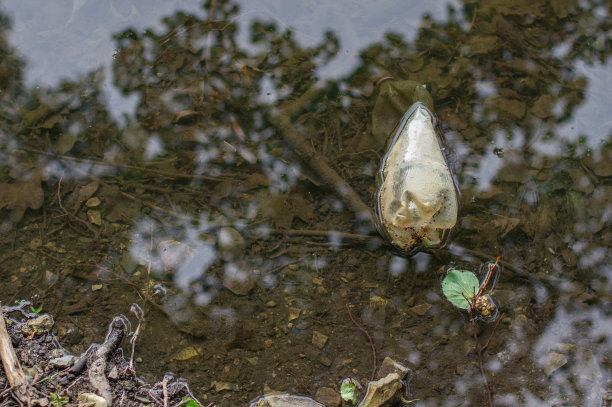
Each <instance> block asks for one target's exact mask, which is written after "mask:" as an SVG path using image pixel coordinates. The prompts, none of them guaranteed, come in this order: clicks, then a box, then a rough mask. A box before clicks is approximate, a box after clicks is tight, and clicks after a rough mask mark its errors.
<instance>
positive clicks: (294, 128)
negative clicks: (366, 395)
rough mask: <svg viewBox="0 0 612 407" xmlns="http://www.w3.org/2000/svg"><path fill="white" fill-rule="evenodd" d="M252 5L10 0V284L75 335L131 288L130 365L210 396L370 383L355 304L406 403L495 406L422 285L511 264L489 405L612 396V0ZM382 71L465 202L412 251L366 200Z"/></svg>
mask: <svg viewBox="0 0 612 407" xmlns="http://www.w3.org/2000/svg"><path fill="white" fill-rule="evenodd" d="M243 3H244V4H243ZM253 3H254V2H227V1H213V2H212V3H210V2H207V3H206V4H204V5H199V4H197V2H188V1H176V2H158V1H156V2H146V4H145V3H144V2H137V1H127V2H114V1H112V0H108V1H96V2H94V1H87V0H85V1H76V0H75V1H74V2H58V3H56V4H54V5H53V6H52V7H51V6H49V5H48V4H45V6H44V7H42V6H41V4H38V3H37V2H22V3H16V2H14V3H6V4H3V5H2V7H0V17H1V18H2V19H1V24H0V27H1V28H2V31H1V32H0V51H1V55H2V58H1V60H0V91H1V92H0V103H1V104H2V108H1V109H0V143H1V149H0V159H1V163H2V167H1V168H2V171H1V179H0V210H1V212H0V220H1V225H0V230H1V235H0V239H1V240H2V244H3V247H5V250H4V251H3V252H2V253H1V254H0V273H1V278H2V281H3V283H2V285H1V286H0V299H1V300H2V301H3V302H4V303H9V302H14V301H15V300H20V299H31V300H33V302H34V304H35V305H36V306H37V307H38V306H42V307H43V309H44V310H45V311H48V312H51V313H53V314H55V315H56V320H57V323H56V330H57V332H58V334H59V336H60V338H61V339H62V342H63V343H65V344H66V346H67V347H69V348H70V349H72V350H73V351H74V352H80V351H82V350H83V347H85V346H87V345H88V344H89V343H90V342H91V341H101V340H102V338H103V335H104V333H105V332H106V326H107V324H108V323H109V322H110V320H111V318H112V316H113V315H117V314H126V315H129V308H130V305H131V304H132V303H138V304H140V305H141V306H142V307H143V309H144V310H145V318H146V322H145V325H144V334H143V336H142V338H141V339H140V342H139V343H138V346H137V351H136V352H137V353H136V356H137V357H138V358H140V359H138V360H141V362H140V363H139V364H138V372H139V373H141V374H145V375H147V376H149V377H155V376H157V377H159V376H160V375H161V374H163V373H164V372H167V371H172V372H174V373H176V374H177V375H180V376H183V377H186V378H188V379H189V381H190V383H191V384H192V387H193V389H195V390H196V392H197V395H198V396H200V398H201V399H203V400H207V401H212V402H215V403H216V404H217V405H219V406H232V405H246V404H247V402H248V401H249V400H250V399H252V398H254V397H255V396H257V395H260V394H263V393H265V392H267V391H269V390H277V391H287V392H291V393H295V394H303V395H309V396H314V395H315V393H316V392H317V391H318V390H319V389H320V388H322V387H331V388H333V389H338V387H339V384H340V381H341V380H342V379H343V378H344V377H347V376H352V377H355V378H357V379H359V380H360V381H362V382H365V381H367V380H368V379H369V378H370V376H371V374H372V369H373V362H372V356H373V355H372V353H373V352H372V348H371V346H370V344H369V342H368V339H367V337H366V336H365V335H364V334H363V333H362V331H360V330H359V329H358V328H357V327H356V325H355V324H354V323H353V321H352V318H354V319H355V322H357V323H358V324H361V325H362V326H363V328H365V330H367V331H368V333H369V335H370V336H371V338H372V340H373V344H374V349H375V352H376V361H377V364H380V362H381V361H382V359H383V358H384V357H386V356H389V357H391V358H393V359H395V360H397V361H400V362H402V363H405V364H407V365H408V366H410V367H411V368H412V369H413V371H414V375H413V376H412V380H411V382H410V397H411V398H412V399H418V401H415V402H414V403H413V405H418V406H439V405H444V406H451V405H452V406H454V405H486V403H487V392H486V390H485V388H484V386H483V383H482V378H481V373H480V370H479V364H478V357H477V354H476V352H475V343H474V338H473V332H472V326H471V325H470V323H469V322H468V320H467V317H466V316H465V315H462V314H461V313H460V312H458V311H457V310H456V309H454V308H453V306H452V305H451V304H450V303H449V302H448V301H446V299H445V298H444V295H443V294H442V291H441V288H440V278H441V276H442V275H443V273H444V272H445V270H447V269H448V268H449V267H451V266H453V267H460V268H463V269H469V270H474V271H478V270H479V268H480V266H481V265H482V264H484V263H486V262H489V261H492V260H495V258H496V257H497V256H501V262H502V264H503V266H504V268H503V271H502V273H501V276H500V279H499V281H498V284H497V287H496V289H495V291H493V293H492V296H493V298H494V299H495V301H496V302H497V304H498V305H499V307H500V311H501V312H503V315H502V316H501V321H500V323H499V325H498V326H497V328H496V329H495V330H494V329H493V327H494V324H485V323H479V324H478V325H477V326H476V329H477V333H478V337H479V340H480V342H481V344H482V343H484V342H485V341H486V340H487V339H488V338H489V337H490V338H491V340H490V342H489V345H488V347H487V349H486V350H485V351H484V353H483V359H484V368H485V372H486V374H487V377H488V381H489V385H490V388H491V393H492V398H493V402H494V404H495V405H500V406H502V405H507V406H513V405H583V406H601V405H609V403H610V401H609V400H610V398H611V397H612V395H611V387H612V385H611V379H612V375H611V373H610V368H611V367H612V357H611V354H610V349H612V320H611V317H610V312H611V300H612V296H611V294H610V293H611V292H612V280H611V279H612V267H611V266H610V258H611V256H610V249H609V245H610V241H611V234H610V231H611V229H610V223H611V218H612V167H611V162H612V140H611V136H612V122H611V121H610V119H609V111H610V108H609V105H610V101H611V100H612V99H611V97H610V94H612V73H611V72H612V69H611V66H610V63H611V62H610V59H609V55H610V54H611V53H612V42H611V41H610V38H611V36H610V29H611V25H610V19H609V15H610V10H609V7H608V6H607V5H606V4H605V2H603V1H602V2H596V1H590V2H589V1H582V2H579V1H571V0H568V1H561V0H555V1H551V2H544V1H531V2H516V1H508V2H505V1H501V0H500V1H490V2H479V3H478V4H477V3H475V2H467V1H466V2H463V3H445V2H435V3H434V2H430V3H431V4H429V5H428V6H422V5H420V2H413V3H414V4H411V5H407V4H404V3H405V2H391V1H382V2H377V3H376V5H375V6H373V5H369V4H367V2H361V3H359V4H354V2H312V1H311V2H308V1H307V2H300V3H299V5H297V4H292V5H289V3H287V5H285V3H284V2H280V3H277V2H273V1H262V2H258V3H259V5H257V6H254V5H253ZM385 76H393V77H394V78H406V79H413V80H415V81H418V82H421V83H425V84H426V85H427V88H428V89H429V91H430V92H431V94H432V95H433V98H434V102H435V111H436V114H437V117H438V120H439V122H440V124H441V127H442V129H443V131H444V134H445V139H446V145H447V147H448V153H449V158H450V159H451V161H452V164H453V168H454V171H455V174H456V176H457V181H458V185H459V189H460V191H461V212H460V225H459V227H458V229H457V232H456V235H455V237H454V239H453V241H452V243H451V244H450V246H449V247H448V248H446V249H442V250H439V251H436V252H434V253H420V254H417V255H415V256H413V257H410V258H404V257H400V256H397V255H396V254H395V253H394V252H393V251H392V250H390V248H389V247H388V246H386V245H385V244H384V243H383V242H382V241H381V240H379V239H378V237H377V235H376V232H375V230H374V227H373V225H371V224H370V223H369V222H368V220H367V219H365V220H364V219H361V218H360V216H358V213H356V211H358V210H359V208H360V207H361V205H362V203H361V202H363V203H365V204H366V205H369V204H370V202H371V197H372V194H373V192H374V188H375V186H374V185H375V180H374V178H375V172H376V168H377V166H378V161H379V159H380V157H381V155H382V154H383V153H384V151H383V147H382V146H381V145H377V144H376V142H375V140H374V138H373V137H372V136H371V134H370V126H371V122H370V114H371V111H372V106H373V102H374V98H375V90H376V81H377V80H378V79H380V78H382V77H385ZM305 146H306V147H305ZM313 151H314V153H313ZM317 162H326V163H329V165H330V167H331V169H332V171H333V173H334V174H335V175H337V176H339V177H340V178H341V179H342V180H344V182H346V183H347V184H348V185H349V186H350V187H351V188H352V189H353V190H354V191H355V192H356V194H357V199H349V198H347V197H349V196H350V195H347V193H346V189H345V187H343V186H340V185H339V184H330V183H328V182H326V178H325V176H322V175H321V169H320V165H319V164H317ZM349 310H350V311H349ZM130 317H131V318H132V320H133V321H135V317H134V316H132V315H130ZM606 403H608V404H606Z"/></svg>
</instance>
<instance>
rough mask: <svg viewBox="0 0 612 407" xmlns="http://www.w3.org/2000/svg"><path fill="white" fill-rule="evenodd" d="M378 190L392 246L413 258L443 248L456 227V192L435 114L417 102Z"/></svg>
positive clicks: (385, 162)
mask: <svg viewBox="0 0 612 407" xmlns="http://www.w3.org/2000/svg"><path fill="white" fill-rule="evenodd" d="M378 185H379V187H378V190H377V194H376V214H377V220H378V228H379V231H380V233H381V234H382V235H383V236H384V237H385V238H386V239H387V240H388V241H389V242H390V243H391V244H392V245H393V246H394V247H396V248H397V249H399V250H401V251H403V252H407V253H409V254H412V253H413V252H415V251H418V250H421V249H427V248H438V247H442V246H444V244H445V243H446V241H447V239H448V234H449V232H450V231H451V229H453V228H454V227H455V225H456V223H457V212H458V192H457V188H456V186H455V181H454V179H453V176H452V174H451V170H450V168H449V166H448V164H447V162H446V158H445V157H444V154H443V151H442V146H441V142H440V139H439V137H438V135H437V133H436V124H435V118H434V115H433V114H432V113H431V111H430V110H429V109H428V108H427V107H426V106H425V105H424V104H423V103H420V102H417V103H414V104H413V105H412V106H411V107H410V109H408V111H407V112H406V113H405V114H404V116H403V117H402V119H401V121H400V123H399V125H398V127H397V128H396V130H395V133H394V134H393V137H392V139H391V142H390V143H389V148H388V149H387V152H386V154H385V155H384V157H383V159H382V162H381V165H380V168H379V171H378Z"/></svg>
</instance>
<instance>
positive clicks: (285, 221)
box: [261, 193, 295, 229]
mask: <svg viewBox="0 0 612 407" xmlns="http://www.w3.org/2000/svg"><path fill="white" fill-rule="evenodd" d="M261 205H262V213H263V215H264V216H266V217H269V218H271V219H272V222H273V223H274V225H275V226H276V227H277V228H281V229H289V228H290V227H291V223H292V222H293V218H294V217H295V212H293V210H292V209H291V208H290V207H289V206H288V205H287V195H286V194H279V195H273V196H270V195H269V193H266V194H264V195H263V196H262V199H261Z"/></svg>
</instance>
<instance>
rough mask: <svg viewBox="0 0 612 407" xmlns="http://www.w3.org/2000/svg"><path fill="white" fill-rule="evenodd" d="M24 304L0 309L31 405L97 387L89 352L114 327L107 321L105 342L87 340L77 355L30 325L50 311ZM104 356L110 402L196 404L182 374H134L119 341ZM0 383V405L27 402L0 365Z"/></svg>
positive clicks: (67, 400)
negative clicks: (34, 309) (155, 376)
mask: <svg viewBox="0 0 612 407" xmlns="http://www.w3.org/2000/svg"><path fill="white" fill-rule="evenodd" d="M28 305H29V303H28V302H22V303H21V304H20V305H18V306H14V307H3V309H2V311H3V314H4V316H5V318H6V322H7V331H8V333H9V335H10V338H11V342H12V345H13V349H14V351H15V353H16V355H17V358H18V361H19V363H20V365H21V368H22V369H23V370H24V372H25V374H26V377H27V378H28V386H29V387H28V393H29V394H30V403H31V405H34V406H36V405H38V406H54V407H61V406H62V405H66V406H71V405H77V399H78V397H79V395H81V394H83V393H94V394H96V393H99V384H98V381H97V378H96V377H93V379H92V375H91V373H90V370H91V368H92V364H93V363H92V361H93V360H94V359H95V357H94V358H92V351H95V349H96V348H99V347H100V346H104V344H106V343H107V342H108V340H109V337H110V336H112V335H117V334H118V331H117V330H116V329H115V330H114V331H113V330H112V329H111V327H110V326H109V328H108V329H109V334H108V335H107V337H106V340H105V341H104V343H102V344H101V345H100V344H91V347H90V351H89V352H84V353H83V354H82V355H80V356H78V357H77V356H74V355H72V354H71V353H70V352H68V351H67V350H66V349H65V348H64V347H62V345H61V344H60V342H59V341H58V338H57V337H56V336H55V335H54V334H53V333H52V331H51V327H49V328H48V329H47V328H43V327H41V328H34V329H33V328H31V327H30V326H32V322H34V323H35V322H36V321H37V320H41V319H46V320H49V321H51V322H50V323H51V324H52V317H51V316H50V315H49V314H39V313H34V312H30V311H28V308H27V307H28ZM34 326H36V324H34ZM122 330H123V325H120V327H119V331H122ZM119 335H121V336H122V335H123V332H119ZM94 356H95V355H94ZM128 359H129V357H128ZM105 362H106V366H105V367H106V368H105V370H104V377H105V378H106V381H107V382H108V384H109V386H110V387H109V389H110V393H111V394H112V398H113V402H112V404H111V405H112V406H126V407H129V406H142V405H143V404H144V405H150V406H168V405H180V404H186V403H188V402H189V400H193V401H192V404H190V405H193V406H194V407H196V406H197V405H199V404H197V401H196V400H195V399H194V396H193V394H192V393H191V391H190V389H189V386H188V384H187V382H186V381H185V380H183V379H180V378H176V377H174V376H173V375H165V376H164V377H163V379H161V380H159V381H158V382H156V383H149V382H147V381H146V380H145V379H144V378H142V377H139V376H138V375H137V374H136V371H135V370H134V368H133V365H131V364H130V362H129V361H128V360H126V358H125V357H124V351H123V349H122V348H121V347H120V346H119V347H117V346H113V347H112V349H110V352H108V355H106V356H105ZM0 389H1V390H0V405H2V406H6V407H13V406H22V405H23V404H24V403H26V400H23V399H21V400H20V399H19V397H18V395H16V393H15V388H14V387H11V386H10V384H9V382H8V378H7V376H6V372H5V370H4V369H0ZM181 402H182V403H181Z"/></svg>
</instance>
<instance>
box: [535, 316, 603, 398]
mask: <svg viewBox="0 0 612 407" xmlns="http://www.w3.org/2000/svg"><path fill="white" fill-rule="evenodd" d="M611 348H612V320H611V319H610V317H609V316H606V315H605V314H604V313H603V311H602V310H601V309H600V308H597V307H591V308H588V309H586V310H584V311H577V312H571V313H570V312H568V311H567V310H566V309H565V308H561V307H560V308H559V309H558V310H557V314H556V316H555V318H554V320H552V321H551V322H550V323H549V325H548V326H547V327H546V329H545V330H544V332H543V333H542V334H541V335H540V337H539V339H538V341H537V342H536V344H535V346H534V347H533V350H532V352H533V357H534V359H535V362H536V364H537V365H538V366H540V367H542V368H546V367H547V365H549V364H550V363H551V360H552V359H551V356H552V355H551V352H557V353H559V354H562V355H564V356H566V357H567V361H568V363H567V364H565V365H564V366H562V367H560V368H559V369H558V370H556V371H553V372H551V375H550V376H551V377H550V381H551V384H550V386H551V388H550V391H549V392H548V393H549V394H550V396H549V398H548V399H547V400H546V405H552V404H554V403H556V402H562V401H563V400H565V401H567V400H566V398H569V399H570V400H572V401H573V402H575V403H577V404H581V405H584V406H600V405H601V399H602V396H603V394H604V393H605V391H606V383H607V382H608V381H610V380H612V375H611V373H610V371H609V370H607V369H606V367H605V366H602V364H601V361H602V360H603V358H604V357H605V355H604V354H605V353H606V352H609V350H610V349H611ZM576 387H578V389H579V390H580V391H581V392H582V399H581V400H579V399H576V397H577V395H576V394H575V393H574V391H573V389H576ZM524 394H525V396H527V395H528V391H527V390H524ZM530 405H531V404H530Z"/></svg>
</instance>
